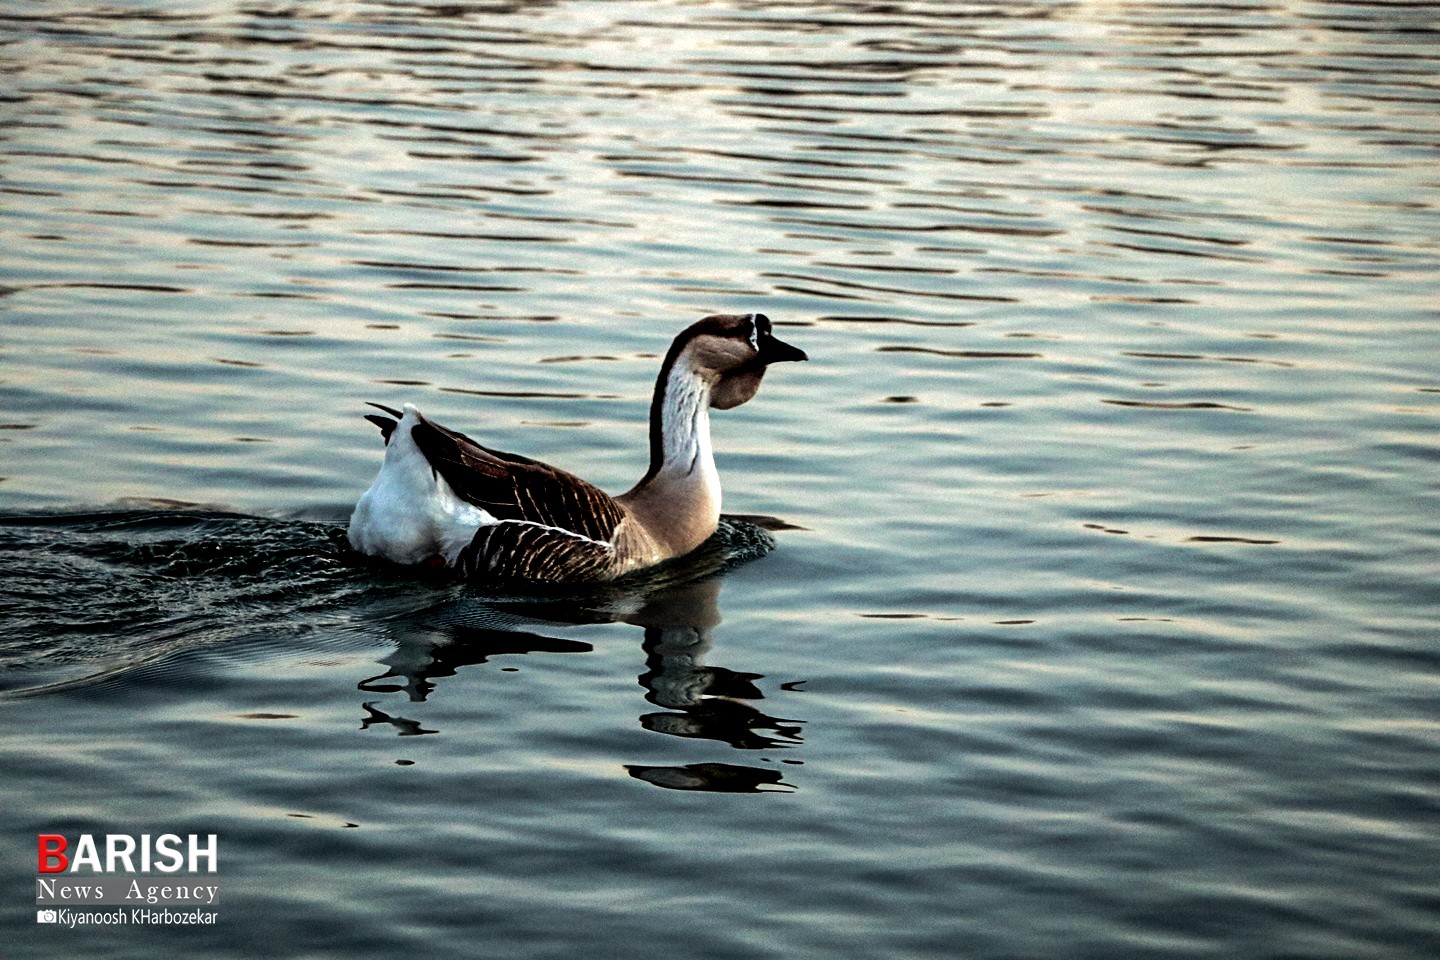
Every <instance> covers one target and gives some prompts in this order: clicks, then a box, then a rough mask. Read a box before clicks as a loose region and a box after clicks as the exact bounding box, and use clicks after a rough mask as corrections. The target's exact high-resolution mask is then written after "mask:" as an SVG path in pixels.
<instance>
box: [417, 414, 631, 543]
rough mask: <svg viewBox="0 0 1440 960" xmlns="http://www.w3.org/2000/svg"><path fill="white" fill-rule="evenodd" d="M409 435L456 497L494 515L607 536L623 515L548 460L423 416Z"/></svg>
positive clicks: (599, 492)
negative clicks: (488, 442) (483, 441)
mask: <svg viewBox="0 0 1440 960" xmlns="http://www.w3.org/2000/svg"><path fill="white" fill-rule="evenodd" d="M411 437H412V438H413V439H414V441H415V445H416V446H417V447H419V448H420V452H421V453H423V454H424V455H425V459H426V460H427V461H429V463H430V466H431V467H433V468H434V469H435V471H436V472H437V473H439V474H440V476H442V477H444V478H445V482H446V483H448V484H450V487H451V489H453V490H454V491H455V493H456V495H457V496H459V497H460V498H461V499H462V500H464V501H466V502H467V503H471V504H474V505H475V506H477V507H480V508H481V509H483V510H487V511H489V513H490V514H491V515H492V516H493V517H495V518H496V519H497V520H528V521H530V522H531V523H539V524H544V525H545V526H547V527H559V528H560V529H562V530H573V531H574V532H576V533H578V534H581V535H582V536H585V537H589V538H591V539H593V540H603V541H608V540H609V539H610V536H611V534H613V533H614V532H615V527H616V526H617V525H618V524H619V523H620V521H621V520H622V519H624V517H625V514H624V512H623V511H622V510H621V508H620V505H619V504H618V503H616V502H615V501H614V499H612V498H611V497H610V495H609V494H607V493H605V492H604V491H603V490H601V489H600V488H599V487H596V486H594V485H593V484H590V483H586V482H585V481H584V480H581V479H580V478H579V477H577V476H575V475H574V474H572V473H566V472H565V471H564V470H560V469H558V468H556V467H552V466H550V465H549V464H545V463H541V462H540V461H538V460H531V459H530V458H529V457H522V456H519V455H518V454H513V453H503V452H501V451H499V450H491V449H490V448H488V447H484V446H481V445H480V444H478V443H476V442H475V441H474V440H471V439H470V438H469V437H467V436H465V434H463V433H458V432H456V431H454V430H450V429H448V428H446V427H442V426H440V425H439V424H438V423H431V422H430V421H429V420H426V419H424V418H423V417H422V418H421V419H420V422H419V423H418V424H416V425H415V427H414V429H413V430H412V431H411Z"/></svg>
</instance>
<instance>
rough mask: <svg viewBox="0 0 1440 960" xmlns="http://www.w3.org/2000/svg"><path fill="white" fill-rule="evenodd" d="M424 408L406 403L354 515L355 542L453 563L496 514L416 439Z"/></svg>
mask: <svg viewBox="0 0 1440 960" xmlns="http://www.w3.org/2000/svg"><path fill="white" fill-rule="evenodd" d="M419 422H420V414H419V411H418V410H416V409H415V407H414V405H412V404H408V403H407V404H405V412H404V416H403V417H402V418H401V419H400V422H399V423H398V424H397V425H396V427H395V430H394V432H392V433H391V434H390V442H389V444H388V445H386V447H385V462H384V463H383V464H381V465H380V473H379V474H378V475H377V476H376V477H375V482H374V483H372V484H370V489H369V490H366V491H365V493H364V495H362V496H361V497H360V502H359V503H357V504H356V505H355V512H354V513H353V514H351V516H350V529H349V537H350V545H351V546H352V547H354V548H355V549H356V550H358V551H360V552H361V553H366V554H370V555H372V556H380V557H385V558H386V559H387V560H393V561H395V562H396V563H407V564H408V563H420V562H422V561H424V560H427V559H429V558H430V557H434V556H439V557H442V558H444V560H445V562H446V563H447V564H450V563H454V561H455V557H456V556H457V555H458V554H459V553H460V551H461V550H462V549H464V548H465V547H466V546H467V545H468V544H469V543H470V541H471V540H472V539H473V538H474V537H475V531H476V530H479V529H480V528H481V527H482V526H485V525H487V524H492V523H495V522H496V519H495V517H493V516H492V515H491V514H490V513H488V512H487V511H485V510H482V509H480V508H479V507H476V506H472V505H471V504H468V503H466V502H465V501H464V500H461V499H460V498H459V497H457V496H456V495H455V491H454V490H452V489H451V488H450V484H448V483H446V482H445V478H444V477H441V476H439V475H438V474H436V472H435V471H434V470H433V469H431V467H430V464H429V463H428V462H427V461H426V460H425V455H424V454H423V453H421V452H420V448H419V447H417V446H416V445H415V440H414V438H413V437H411V436H410V431H411V430H412V429H413V428H414V426H415V425H416V424H417V423H419Z"/></svg>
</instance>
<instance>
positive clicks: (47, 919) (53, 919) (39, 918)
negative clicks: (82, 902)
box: [35, 910, 60, 923]
mask: <svg viewBox="0 0 1440 960" xmlns="http://www.w3.org/2000/svg"><path fill="white" fill-rule="evenodd" d="M35 922H36V923H58V922H60V918H59V917H57V916H55V911H54V910H36V911H35Z"/></svg>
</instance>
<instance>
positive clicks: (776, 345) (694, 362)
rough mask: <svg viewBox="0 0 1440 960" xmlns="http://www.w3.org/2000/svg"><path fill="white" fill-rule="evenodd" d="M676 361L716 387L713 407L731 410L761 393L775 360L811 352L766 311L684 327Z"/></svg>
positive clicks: (676, 346)
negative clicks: (787, 336) (782, 334)
mask: <svg viewBox="0 0 1440 960" xmlns="http://www.w3.org/2000/svg"><path fill="white" fill-rule="evenodd" d="M671 350H672V358H671V363H673V364H676V365H683V366H684V367H686V368H688V369H689V371H690V372H691V373H692V374H693V375H694V376H696V377H698V378H699V379H701V380H703V381H704V382H706V383H707V384H708V385H709V387H710V406H712V407H715V408H716V409H719V410H729V409H730V408H731V407H738V406H740V404H742V403H744V402H745V401H747V400H749V399H750V398H751V397H753V396H755V393H756V391H758V390H759V389H760V381H761V379H762V378H763V377H764V376H765V370H766V368H767V367H769V366H770V364H772V363H780V362H783V361H786V360H806V359H809V358H808V357H806V356H805V351H803V350H800V349H799V348H797V347H792V346H791V345H790V344H788V343H785V342H784V341H783V340H779V339H777V338H776V337H775V335H774V333H773V332H771V328H770V318H769V317H767V316H765V315H764V314H763V313H745V314H726V315H720V316H714V317H706V318H705V319H704V320H701V321H699V322H697V323H694V324H692V325H691V326H690V327H689V328H687V329H686V330H684V331H682V332H681V334H680V335H679V336H678V337H676V338H675V343H674V345H673V346H672V347H671Z"/></svg>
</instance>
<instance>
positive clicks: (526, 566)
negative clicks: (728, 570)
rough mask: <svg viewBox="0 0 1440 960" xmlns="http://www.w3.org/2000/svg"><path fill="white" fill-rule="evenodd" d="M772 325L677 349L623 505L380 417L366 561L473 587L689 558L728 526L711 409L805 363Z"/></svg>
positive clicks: (537, 467)
mask: <svg viewBox="0 0 1440 960" xmlns="http://www.w3.org/2000/svg"><path fill="white" fill-rule="evenodd" d="M806 359H808V357H806V355H805V352H804V351H803V350H800V349H798V348H797V347H792V346H791V345H790V344H788V343H784V342H783V341H781V340H779V339H777V338H776V337H775V335H774V334H773V333H772V332H771V324H770V319H769V318H768V317H766V316H765V315H764V314H760V313H751V314H736V315H720V316H712V317H706V318H705V319H703V320H700V321H698V322H696V323H694V324H692V325H690V326H689V327H687V328H686V329H684V330H682V331H681V332H680V333H679V335H678V336H676V337H675V340H674V342H673V343H671V344H670V349H669V351H668V352H667V353H666V355H665V359H664V362H662V363H661V365H660V375H659V376H658V377H656V379H655V393H654V396H653V398H652V399H651V401H650V468H649V469H648V470H647V471H646V472H645V475H644V476H643V477H641V479H640V482H639V483H637V484H635V486H633V487H631V488H630V490H629V491H627V492H626V493H622V494H620V495H618V496H614V497H612V496H610V495H609V494H607V493H605V492H603V491H602V490H600V489H599V488H598V487H596V486H594V485H592V484H590V483H588V482H586V481H584V480H582V479H580V478H579V477H577V476H575V475H573V474H570V473H567V472H565V471H564V470H561V469H559V468H557V467H552V466H550V465H549V464H545V463H541V462H540V461H538V460H531V459H530V458H528V457H522V456H520V455H518V454H513V453H503V452H501V451H499V450H494V449H491V448H489V447H485V446H482V445H481V444H479V443H477V442H476V441H474V440H472V439H470V438H469V437H467V436H465V435H464V434H463V433H459V432H457V431H455V430H451V429H449V428H447V427H443V426H441V425H440V424H438V423H435V422H434V421H432V420H429V419H427V418H426V417H425V415H424V414H422V413H421V412H420V411H419V410H418V409H416V408H415V406H414V405H413V404H408V403H407V404H405V405H404V408H403V409H402V410H395V409H393V408H390V407H385V406H381V405H379V404H370V406H373V407H376V408H377V409H379V410H381V411H382V412H383V413H384V414H386V416H381V415H378V414H367V415H366V419H368V420H370V421H371V422H373V423H374V424H375V425H376V426H378V427H379V428H380V432H381V435H382V437H383V438H384V441H385V459H384V462H383V463H382V464H381V467H380V472H379V474H378V475H377V476H376V477H375V481H374V483H372V484H371V485H370V488H369V489H368V490H366V491H365V493H364V494H363V495H362V496H361V497H360V500H359V502H358V503H357V504H356V505H355V511H354V513H353V514H352V515H351V517H350V525H349V529H348V538H349V541H350V545H351V546H352V547H353V548H354V549H355V550H356V551H358V552H359V553H361V554H365V555H368V556H372V557H380V558H383V559H385V560H389V561H391V562H393V563H397V564H403V565H417V566H422V567H426V568H430V569H436V570H443V571H446V572H449V573H451V574H453V575H455V576H458V577H460V578H463V579H467V580H486V579H495V580H526V581H542V582H584V581H604V580H613V579H615V578H616V577H620V576H623V575H624V574H627V573H630V572H632V571H635V570H639V569H641V568H644V567H649V566H652V565H654V564H657V563H661V562H663V561H666V560H671V559H674V558H677V557H682V556H684V555H685V554H687V553H689V552H690V551H692V550H694V549H695V548H696V547H698V546H700V544H702V543H704V542H705V540H706V539H707V538H709V537H710V535H711V534H713V533H714V532H715V530H716V526H717V524H718V522H719V519H720V477H719V474H718V473H717V472H716V470H715V459H714V456H713V453H712V451H711V447H710V412H709V411H710V408H711V407H714V408H716V409H719V410H728V409H730V408H732V407H737V406H739V405H740V404H742V403H745V402H746V401H747V400H749V399H750V398H751V397H753V396H755V393H756V391H758V390H759V389H760V380H761V378H763V377H764V376H765V371H766V369H767V368H768V367H769V365H770V364H772V363H779V362H781V361H787V360H806Z"/></svg>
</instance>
